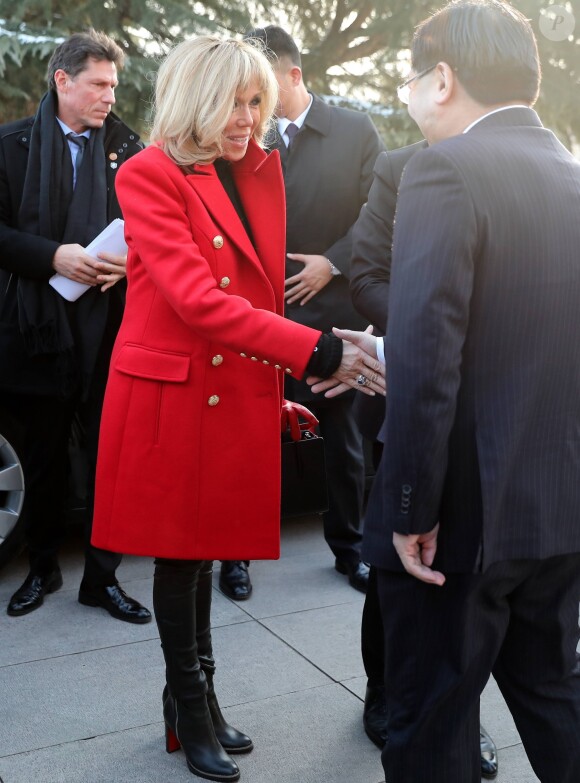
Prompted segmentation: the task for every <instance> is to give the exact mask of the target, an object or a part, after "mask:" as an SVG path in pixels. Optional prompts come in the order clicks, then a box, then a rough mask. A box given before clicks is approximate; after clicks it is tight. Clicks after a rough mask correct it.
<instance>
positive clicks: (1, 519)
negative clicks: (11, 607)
mask: <svg viewBox="0 0 580 783" xmlns="http://www.w3.org/2000/svg"><path fill="white" fill-rule="evenodd" d="M11 429H12V428H10V430H11ZM14 435H15V433H13V432H11V431H9V428H8V425H7V422H4V423H2V422H1V421H0V568H2V566H4V565H6V563H7V562H8V561H9V560H10V559H11V558H12V557H14V555H16V554H17V553H18V552H19V551H20V549H22V546H23V543H24V528H23V521H24V520H23V519H22V518H21V516H20V512H21V510H22V503H23V501H24V475H23V473H22V466H21V464H20V459H19V457H18V453H17V452H16V448H15V446H14V445H13V444H14V443H16V440H15V437H14Z"/></svg>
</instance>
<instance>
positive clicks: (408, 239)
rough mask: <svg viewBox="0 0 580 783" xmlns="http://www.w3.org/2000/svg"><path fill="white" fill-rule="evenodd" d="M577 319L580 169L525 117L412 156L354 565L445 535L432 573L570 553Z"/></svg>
mask: <svg viewBox="0 0 580 783" xmlns="http://www.w3.org/2000/svg"><path fill="white" fill-rule="evenodd" d="M579 314H580V163H578V162H577V161H576V160H575V159H574V158H573V157H572V155H571V154H570V153H569V152H568V151H567V150H566V149H565V148H564V147H563V146H562V145H561V144H560V143H559V142H558V140H557V139H556V137H555V136H554V135H553V134H552V133H551V131H549V130H547V129H545V128H544V127H542V125H541V123H540V120H539V118H538V116H537V115H536V113H535V112H534V111H533V110H531V109H522V108H513V109H509V110H506V111H503V112H500V113H498V114H494V115H491V116H489V117H487V118H485V119H483V120H482V121H481V122H480V123H478V124H477V125H476V126H475V127H474V128H473V129H472V130H470V131H469V132H468V133H467V134H461V135H459V136H454V137H453V138H450V139H447V140H445V141H443V142H440V143H438V144H435V145H433V146H431V147H429V148H427V149H425V150H422V151H420V152H417V153H416V154H415V155H414V156H413V157H412V159H411V160H410V162H409V163H408V164H407V166H406V168H405V171H404V174H403V178H402V182H401V188H400V191H399V197H398V205H397V212H396V222H395V232H394V240H393V264H392V272H391V285H390V292H389V322H388V329H387V336H386V338H385V350H386V365H387V388H388V396H387V416H386V420H385V425H384V428H383V435H384V440H385V452H384V457H383V460H382V463H381V466H380V469H379V473H378V476H377V479H376V481H375V484H374V487H373V490H372V494H371V499H370V502H369V512H368V515H367V519H366V522H365V541H364V549H363V557H364V559H365V560H367V561H369V562H371V563H372V564H373V565H376V566H378V567H381V568H399V567H400V563H399V560H398V557H397V556H396V553H395V552H394V548H393V546H392V533H393V531H397V532H400V533H404V534H408V533H422V532H426V531H428V530H431V529H432V528H433V527H434V526H435V524H436V523H437V522H438V521H439V522H440V532H439V548H438V554H437V558H436V561H435V566H436V567H437V568H440V569H441V570H443V571H448V572H454V571H455V572H469V571H473V570H479V569H485V568H486V567H487V566H489V565H490V564H491V563H494V562H498V561H501V560H510V559H519V558H547V557H551V556H553V555H558V554H565V553H571V552H580V347H579V346H580V317H579Z"/></svg>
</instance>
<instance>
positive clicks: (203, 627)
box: [196, 560, 254, 753]
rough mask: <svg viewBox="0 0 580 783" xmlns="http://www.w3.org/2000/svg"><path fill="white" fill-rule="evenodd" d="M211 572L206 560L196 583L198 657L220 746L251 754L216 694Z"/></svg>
mask: <svg viewBox="0 0 580 783" xmlns="http://www.w3.org/2000/svg"><path fill="white" fill-rule="evenodd" d="M212 571H213V562H212V561H211V560H206V561H205V562H204V563H203V565H202V566H201V568H200V571H199V577H198V580H197V597H198V601H197V623H196V624H197V656H198V658H199V663H200V666H201V669H202V671H203V673H204V674H205V679H206V680H207V704H208V707H209V712H210V715H211V719H212V721H213V727H214V729H215V733H216V736H217V738H218V740H219V741H220V744H221V745H222V746H223V748H224V749H225V750H227V752H228V753H249V752H250V751H251V750H252V748H253V747H254V744H253V742H252V740H251V739H250V738H249V737H248V736H247V735H246V734H243V733H242V732H241V731H238V730H237V729H234V727H233V726H230V725H229V724H228V723H227V722H226V719H225V718H224V716H223V715H222V712H221V710H220V705H219V704H218V700H217V696H216V694H215V690H214V685H213V679H214V673H215V660H214V657H213V648H212V643H211V620H210V612H211V596H212V579H211V576H212Z"/></svg>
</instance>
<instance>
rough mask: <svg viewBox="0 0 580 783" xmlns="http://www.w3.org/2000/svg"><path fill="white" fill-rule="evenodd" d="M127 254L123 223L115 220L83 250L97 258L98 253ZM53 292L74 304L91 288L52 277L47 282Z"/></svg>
mask: <svg viewBox="0 0 580 783" xmlns="http://www.w3.org/2000/svg"><path fill="white" fill-rule="evenodd" d="M126 252H127V243H126V242H125V221H124V220H121V219H120V218H115V220H113V221H112V222H111V223H109V225H108V226H107V227H106V228H104V229H103V230H102V231H101V233H100V234H99V235H98V236H96V237H95V238H94V239H93V241H92V242H91V243H90V244H89V245H87V247H86V248H85V253H88V255H90V256H92V257H93V258H98V254H99V253H115V254H117V255H120V256H124V255H125V254H126ZM48 282H49V283H50V285H51V286H52V287H53V288H54V290H55V291H58V293H59V294H60V295H61V296H62V297H64V298H65V299H68V301H69V302H75V301H76V300H77V299H78V298H79V296H81V295H82V294H84V292H85V291H86V290H87V289H89V288H92V286H90V285H85V283H77V282H76V280H70V279H69V278H68V277H65V276H64V275H59V274H58V273H57V274H56V275H53V276H52V277H51V278H50V280H49V281H48Z"/></svg>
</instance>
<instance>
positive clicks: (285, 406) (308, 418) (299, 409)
mask: <svg viewBox="0 0 580 783" xmlns="http://www.w3.org/2000/svg"><path fill="white" fill-rule="evenodd" d="M299 417H302V418H303V419H304V421H303V422H301V421H300V420H299ZM317 425H318V419H317V418H316V416H315V415H314V414H313V413H312V411H309V410H308V408H305V407H304V405H300V403H298V402H291V401H290V400H283V401H282V412H281V417H280V426H281V430H282V432H285V431H286V430H288V429H289V430H290V437H291V438H292V440H301V439H302V433H304V432H311V433H312V434H313V435H316V432H315V429H316V427H317Z"/></svg>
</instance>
